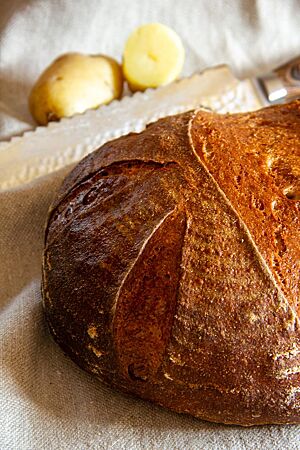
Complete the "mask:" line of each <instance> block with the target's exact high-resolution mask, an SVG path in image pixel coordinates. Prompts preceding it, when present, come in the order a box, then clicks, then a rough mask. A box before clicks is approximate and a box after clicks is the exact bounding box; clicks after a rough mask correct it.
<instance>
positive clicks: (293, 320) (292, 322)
mask: <svg viewBox="0 0 300 450" xmlns="http://www.w3.org/2000/svg"><path fill="white" fill-rule="evenodd" d="M298 320H299V319H298V316H297V313H296V311H294V310H292V309H291V310H290V315H289V318H288V320H286V321H285V322H284V326H285V329H286V330H288V331H294V330H295V328H296V324H297V322H298Z"/></svg>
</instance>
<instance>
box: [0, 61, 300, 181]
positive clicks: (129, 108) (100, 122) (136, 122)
mask: <svg viewBox="0 0 300 450" xmlns="http://www.w3.org/2000/svg"><path fill="white" fill-rule="evenodd" d="M297 96H300V59H299V58H298V59H295V60H293V61H291V62H289V63H287V64H285V65H283V66H281V67H279V68H278V69H276V70H274V71H273V72H271V73H269V74H267V75H265V76H262V77H259V78H249V79H246V80H239V79H237V78H236V77H235V76H234V75H233V73H232V71H231V70H230V68H229V67H228V66H227V65H221V66H217V67H213V68H210V69H206V70H204V71H203V72H201V73H195V74H194V75H192V76H191V77H188V78H183V79H181V80H179V81H177V82H175V83H172V84H170V85H167V86H164V87H161V88H158V89H148V90H147V91H145V92H144V93H140V92H138V93H135V94H134V95H132V96H126V97H124V98H123V99H122V100H120V101H113V102H112V103H110V104H109V105H106V106H102V107H99V108H98V109H95V110H89V111H87V112H85V113H84V114H80V115H76V116H74V117H72V118H65V119H62V120H61V121H59V122H51V123H50V124H49V125H48V126H46V127H38V128H36V129H35V130H34V131H28V132H26V133H24V134H23V136H18V137H14V138H12V139H11V140H10V141H9V142H2V143H0V190H6V189H11V188H19V187H21V186H22V185H23V184H25V183H29V182H32V181H34V180H35V179H36V178H38V177H40V176H44V175H47V174H49V173H51V172H53V171H56V170H58V169H60V168H62V167H64V166H66V165H69V164H72V163H75V162H77V161H78V160H80V159H81V158H83V157H84V156H86V155H87V154H88V153H90V152H91V151H93V150H95V149H96V148H97V147H99V146H101V145H102V144H104V143H105V142H107V141H109V140H112V139H115V138H117V137H120V136H122V135H125V134H128V133H129V132H139V131H141V130H142V129H143V128H145V126H146V125H147V124H148V123H150V122H153V121H155V120H157V119H159V118H161V117H165V116H168V115H173V114H177V113H181V112H184V111H188V110H191V109H195V108H199V107H205V108H209V109H212V110H214V111H217V112H219V113H226V112H230V113H235V112H244V111H253V110H256V109H259V108H261V107H263V106H266V105H270V104H273V103H278V102H284V101H288V100H290V99H292V98H295V97H297Z"/></svg>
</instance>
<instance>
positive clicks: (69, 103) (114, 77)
mask: <svg viewBox="0 0 300 450" xmlns="http://www.w3.org/2000/svg"><path fill="white" fill-rule="evenodd" d="M122 91H123V75H122V69H121V67H120V65H119V64H118V63H117V62H116V61H115V60H114V59H112V58H110V57H108V56H105V55H83V54H81V53H67V54H65V55H62V56H60V57H59V58H58V59H56V60H55V61H53V63H52V64H51V65H50V66H49V67H48V68H47V69H46V70H45V71H44V72H43V73H42V74H41V76H40V77H39V79H38V80H37V82H36V83H35V84H34V86H33V88H32V90H31V93H30V96H29V108H30V111H31V114H32V116H33V117H34V118H35V120H36V121H37V122H38V123H39V124H41V125H46V124H47V123H48V122H50V121H53V120H59V119H60V118H62V117H69V116H73V115H74V114H78V113H83V112H84V111H86V110H87V109H90V108H97V107H98V106H99V105H102V104H106V103H109V102H111V101H112V100H113V99H116V98H120V97H121V95H122Z"/></svg>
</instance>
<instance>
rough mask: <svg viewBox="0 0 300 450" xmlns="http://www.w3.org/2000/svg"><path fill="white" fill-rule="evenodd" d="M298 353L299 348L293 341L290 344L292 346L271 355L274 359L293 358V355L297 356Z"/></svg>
mask: <svg viewBox="0 0 300 450" xmlns="http://www.w3.org/2000/svg"><path fill="white" fill-rule="evenodd" d="M299 353H300V348H299V347H297V345H296V344H295V343H294V344H293V345H292V348H290V349H288V350H287V351H285V352H282V353H276V354H275V355H273V359H274V361H277V360H278V359H280V358H287V359H289V358H293V357H294V356H297V355H298V354H299Z"/></svg>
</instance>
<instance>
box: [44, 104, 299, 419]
mask: <svg viewBox="0 0 300 450" xmlns="http://www.w3.org/2000/svg"><path fill="white" fill-rule="evenodd" d="M299 105H300V102H299V101H298V102H294V103H291V104H290V105H285V106H277V107H273V108H266V109H264V110H261V111H258V112H253V113H248V114H240V115H232V116H230V115H226V116H219V115H216V114H213V113H210V112H204V111H199V112H196V113H193V112H189V113H185V114H182V115H179V116H174V117H169V118H166V119H162V120H160V121H158V122H156V123H154V124H152V125H150V126H149V127H147V129H146V130H145V131H143V132H142V133H140V134H131V135H128V136H125V137H122V138H120V139H117V140H115V141H112V142H109V143H107V144H105V145H104V146H103V147H101V148H100V149H98V150H97V151H96V152H94V153H92V154H90V155H89V156H88V157H86V158H85V159H84V160H83V161H82V162H81V163H80V164H79V165H78V166H77V167H76V168H75V169H74V170H73V171H72V172H71V173H70V175H69V176H68V177H67V178H66V180H65V181H64V184H63V186H62V187H61V190H60V192H59V193H58V195H57V198H56V199H55V201H54V203H53V206H52V208H51V211H50V216H49V221H48V225H47V231H46V240H45V250H44V262H43V299H44V307H45V313H46V318H47V321H48V324H49V327H50V330H51V332H52V334H53V336H54V338H55V340H56V341H57V342H58V344H59V345H60V346H61V347H62V348H63V350H64V351H65V352H66V353H67V354H68V355H69V356H71V358H72V359H73V360H74V361H75V362H76V363H77V364H78V365H80V366H81V367H82V368H84V369H85V370H86V371H88V372H90V373H92V374H94V375H95V376H96V377H97V378H99V379H100V380H102V381H104V382H105V383H106V384H108V385H110V386H112V387H114V388H116V389H119V390H121V391H123V392H126V393H131V394H134V395H137V396H139V397H141V398H143V399H146V400H150V401H153V402H155V403H156V404H159V405H161V406H164V407H167V408H170V409H172V410H175V411H177V412H180V413H189V414H192V415H193V416H195V417H198V418H201V419H205V420H210V421H213V422H222V423H230V424H239V425H243V426H250V425H259V424H267V423H300V404H299V392H300V377H299V367H300V328H299V318H298V310H297V308H299V307H298V305H297V303H295V293H296V300H297V292H299V291H297V288H298V289H299V278H298V275H299V264H300V254H299V253H300V247H299V221H300V216H299V202H298V203H297V202H293V201H291V200H290V199H289V198H286V197H284V195H283V194H282V189H283V187H284V186H283V184H282V183H283V178H282V174H283V173H284V172H283V170H279V171H278V172H276V171H275V172H272V173H271V174H270V173H269V172H268V173H266V164H265V162H266V160H265V158H266V157H270V146H267V145H266V144H267V142H272V147H271V148H272V153H271V156H273V157H274V158H275V161H276V164H277V166H278V167H279V168H281V166H280V164H279V163H280V160H281V159H282V157H284V158H286V159H284V161H285V160H288V158H289V157H290V156H291V152H294V153H293V155H292V156H293V158H291V159H290V162H291V164H294V165H293V166H292V169H293V170H291V172H292V175H293V174H294V173H296V172H297V171H298V170H299V157H300V108H299ZM287 123H288V124H289V127H286V124H287ZM254 130H255V133H254ZM275 132H276V133H277V135H278V136H280V138H278V139H277V140H276V142H275V140H274V135H275ZM266 152H267V153H266ZM294 156H295V157H294ZM296 156H297V157H298V159H297V158H296ZM259 158H260V159H259ZM228 160H229V161H230V163H229V162H228ZM243 161H244V162H245V165H246V166H245V167H246V168H247V172H246V173H243V172H235V171H236V170H237V168H238V169H239V170H240V168H241V167H243V166H241V162H243ZM297 161H298V162H297ZM277 166H276V167H277ZM285 169H286V170H287V167H286V166H285ZM297 173H298V172H297ZM225 175H226V176H225ZM237 176H239V178H238V180H236V178H237ZM285 176H287V175H285ZM237 181H238V184H237ZM262 181H263V182H262ZM288 181H290V179H288ZM237 190H239V193H238V194H237ZM253 193H255V195H256V199H259V198H261V199H262V200H263V201H264V202H265V203H264V204H265V208H262V207H261V203H259V202H256V203H255V202H252V203H249V201H248V200H249V198H250V197H249V195H250V194H253ZM274 195H276V196H278V198H279V200H280V208H279V207H277V209H275V210H274V211H271V207H270V206H268V205H269V203H268V202H269V201H271V200H272V196H274ZM280 195H281V197H280ZM237 199H238V201H237ZM278 205H279V201H278ZM253 215H254V216H255V220H254V219H253ZM274 215H275V216H276V220H275V221H274ZM278 224H279V225H280V232H281V236H282V239H284V240H285V245H286V247H285V248H284V246H283V242H282V239H281V240H280V239H279V236H278ZM274 232H275V238H276V239H274ZM266 243H269V245H265V244H266ZM275 244H276V245H277V247H276V248H275V250H274V248H273V245H275ZM274 251H278V252H279V253H280V255H281V259H278V260H277V264H276V265H275V266H274V265H271V263H270V261H271V256H272V255H273V256H274ZM279 270H280V273H281V281H280V279H279V278H278V277H277V271H279Z"/></svg>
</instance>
